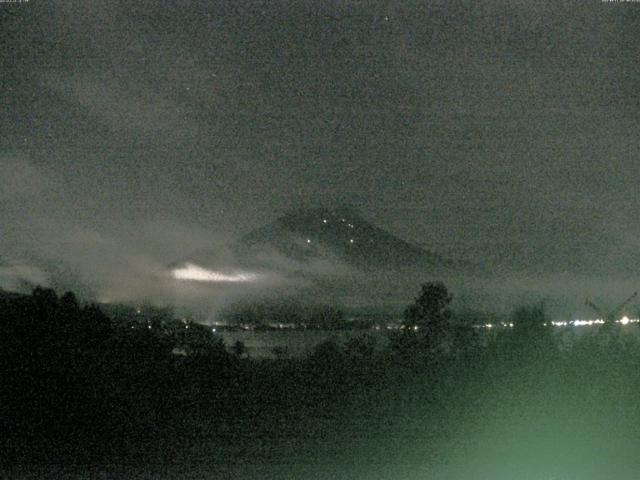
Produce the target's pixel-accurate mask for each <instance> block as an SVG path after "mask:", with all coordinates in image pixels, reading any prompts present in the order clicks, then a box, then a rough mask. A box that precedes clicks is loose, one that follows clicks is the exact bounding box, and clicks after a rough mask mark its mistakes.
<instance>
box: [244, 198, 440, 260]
mask: <svg viewBox="0 0 640 480" xmlns="http://www.w3.org/2000/svg"><path fill="white" fill-rule="evenodd" d="M237 251H238V253H240V254H242V255H243V256H244V255H249V256H251V255H252V254H256V253H258V252H261V251H272V252H277V253H278V254H280V255H284V256H286V257H288V258H291V259H293V260H297V261H306V260H312V259H317V258H327V259H339V260H342V261H344V262H346V263H348V264H350V265H353V266H357V267H361V268H381V267H383V268H389V267H402V266H444V265H446V264H447V263H448V262H447V261H446V260H444V259H443V258H441V257H439V256H438V255H436V254H434V253H432V252H429V251H427V250H425V249H422V248H420V247H418V246H416V245H413V244H411V243H409V242H406V241H405V240H402V239H401V238H398V237H397V236H395V235H393V234H391V233H389V232H387V231H386V230H383V229H382V228H379V227H377V226H375V225H373V224H371V223H370V222H368V221H367V220H365V219H364V218H362V217H361V216H360V215H359V214H358V213H357V212H356V211H355V210H353V209H351V208H340V209H327V208H311V209H300V210H295V211H292V212H290V213H287V214H285V215H284V216H282V217H280V218H278V219H277V220H275V221H273V222H271V223H269V224H267V225H264V226H262V227H260V228H257V229H255V230H253V231H251V232H249V233H248V234H246V235H244V236H243V237H241V238H240V239H239V241H238V244H237Z"/></svg>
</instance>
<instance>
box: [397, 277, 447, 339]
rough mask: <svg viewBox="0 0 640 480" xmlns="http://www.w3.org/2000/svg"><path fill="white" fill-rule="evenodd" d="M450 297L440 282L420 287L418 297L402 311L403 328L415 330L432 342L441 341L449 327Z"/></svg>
mask: <svg viewBox="0 0 640 480" xmlns="http://www.w3.org/2000/svg"><path fill="white" fill-rule="evenodd" d="M451 299H452V296H451V294H449V292H448V290H447V287H445V285H444V284H443V283H442V282H428V283H425V284H423V285H422V291H421V293H420V295H419V296H418V297H417V298H416V299H415V302H414V303H413V304H411V305H409V306H408V307H407V308H406V309H405V311H404V325H405V328H409V329H411V328H415V327H417V329H418V331H421V332H422V334H423V335H424V336H426V337H429V338H430V339H432V340H433V341H434V342H438V341H441V340H442V339H443V337H444V335H445V334H446V332H447V329H448V327H449V321H450V320H451V310H449V304H450V303H451Z"/></svg>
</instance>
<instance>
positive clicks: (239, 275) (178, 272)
mask: <svg viewBox="0 0 640 480" xmlns="http://www.w3.org/2000/svg"><path fill="white" fill-rule="evenodd" d="M171 276H172V277H173V278H175V279H176V280H190V281H195V282H225V283H228V282H231V283H246V282H255V281H256V280H258V278H259V275H257V274H255V273H250V272H235V273H231V274H226V273H221V272H216V271H214V270H208V269H206V268H202V267H199V266H198V265H194V264H193V263H187V264H185V266H184V267H180V268H175V269H173V270H172V271H171Z"/></svg>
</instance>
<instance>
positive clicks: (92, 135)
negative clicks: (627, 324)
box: [0, 0, 640, 298]
mask: <svg viewBox="0 0 640 480" xmlns="http://www.w3.org/2000/svg"><path fill="white" fill-rule="evenodd" d="M534 3H535V5H534ZM639 20H640V3H632V2H628V3H626V2H624V3H610V2H609V3H607V2H600V1H586V2H558V1H553V2H528V1H509V2H498V1H494V0H491V1H487V2H453V1H434V2H382V1H380V2H364V1H357V2H356V1H332V2H315V1H308V2H293V1H286V2H253V1H241V2H232V1H229V2H188V1H176V2H157V1H153V2H151V1H146V0H142V1H136V2H106V1H105V2H103V1H99V2H98V1H78V2H44V1H38V0H30V1H28V2H23V3H2V4H0V22H1V23H0V42H1V45H2V49H0V59H1V60H0V78H1V79H2V82H1V85H2V88H1V89H0V108H1V110H0V129H1V131H2V135H0V216H1V219H2V226H1V227H0V259H2V261H3V262H4V266H3V267H0V278H2V276H1V275H2V274H4V276H5V280H4V282H5V284H8V283H9V280H6V278H9V276H11V275H15V271H16V269H22V270H21V271H22V272H23V273H24V275H27V276H30V277H31V278H32V279H34V280H38V279H41V280H46V281H49V282H52V281H54V280H55V278H52V276H53V277H55V275H56V274H52V273H50V272H49V273H45V272H43V271H41V270H40V268H42V267H41V265H43V264H47V265H51V264H54V265H55V266H56V269H57V270H56V271H57V272H58V274H59V275H61V276H65V275H67V276H68V277H69V278H74V279H79V281H80V282H84V283H88V284H89V285H90V289H92V291H100V289H101V288H102V287H104V286H105V285H113V284H115V283H120V284H121V283H122V282H123V278H124V277H126V278H127V279H130V280H133V282H134V283H135V282H137V281H140V280H141V279H143V278H146V277H145V275H147V274H148V272H150V271H160V270H161V269H162V266H163V265H166V264H167V262H169V261H171V260H172V259H175V258H177V257H180V256H184V255H185V254H187V253H188V252H190V251H194V250H197V249H200V248H204V247H210V248H216V249H218V251H225V249H226V248H227V245H228V244H229V242H230V241H231V240H232V239H234V238H236V237H237V236H239V235H242V234H243V233H246V232H248V231H250V230H251V229H253V228H256V227H258V226H260V225H261V224H264V223H266V222H269V221H272V220H275V219H276V218H278V217H279V216H281V215H282V214H284V213H286V212H287V211H289V210H290V209H291V208H298V207H315V206H325V207H330V208H332V207H341V206H345V205H346V206H349V207H353V208H355V209H357V210H358V211H359V212H360V213H361V214H362V216H363V217H365V218H367V219H368V220H369V221H371V222H372V223H374V224H376V225H378V226H380V227H382V228H385V229H387V230H388V231H390V232H393V233H394V234H396V235H398V236H399V237H401V238H403V239H405V240H407V241H410V242H412V243H414V244H416V245H420V246H423V247H425V248H428V249H430V250H434V251H436V252H439V253H442V254H444V255H447V256H449V257H451V258H456V259H466V260H469V259H471V260H473V261H488V262H490V263H489V265H491V264H492V263H491V262H494V263H495V262H497V263H500V264H501V265H504V264H508V265H510V266H511V267H512V268H513V269H514V270H515V271H518V272H536V275H538V277H535V276H534V278H538V279H547V280H542V281H548V278H551V277H548V275H551V276H554V277H553V278H555V279H556V280H555V281H556V282H557V284H563V283H571V282H572V281H574V280H575V279H582V280H580V282H583V283H582V284H580V286H579V287H577V288H576V291H579V295H584V294H586V293H589V292H586V291H585V290H587V287H585V285H587V284H588V285H589V286H590V287H589V288H591V290H592V292H593V291H594V290H595V288H596V287H595V286H594V285H597V284H598V282H597V281H596V280H595V279H599V280H598V281H600V282H601V283H600V284H601V285H605V286H607V287H608V288H610V289H613V290H615V289H614V287H612V285H623V286H621V287H619V291H618V290H616V291H613V290H611V292H610V293H611V294H612V296H613V297H615V298H618V297H622V298H624V297H626V296H627V294H628V293H630V292H628V287H629V286H630V285H631V284H632V283H633V281H634V275H635V272H636V271H637V268H638V267H640V262H639V261H638V251H639V250H638V249H639V247H640V227H639V226H638V222H637V218H638V217H637V212H638V207H640V196H639V195H638V193H637V182H638V179H639V178H640V161H639V160H640V158H639V153H640V152H639V147H640V135H639V134H638V119H639V116H640V108H639V107H640V105H639V98H638V92H639V91H640V89H639V87H640V85H639V79H640V63H639V62H638V58H640V56H639V55H640V51H639V50H640V29H639V28H638V26H639V25H640V23H639ZM38 262H40V263H38ZM33 265H40V266H39V267H35V266H33ZM12 269H13V270H12ZM489 269H490V267H489ZM60 272H62V273H60ZM488 273H489V274H490V273H491V272H488ZM518 275H519V274H518ZM532 275H533V274H532ZM545 275H547V276H546V277H545ZM558 278H560V279H562V280H558ZM585 279H588V280H585ZM612 279H615V281H614V280H612ZM576 281H577V280H576ZM615 282H621V283H615ZM534 283H535V281H534V280H531V281H530V282H529V283H527V285H533V284H534ZM598 288H599V287H598ZM616 288H618V287H616ZM134 291H135V290H134Z"/></svg>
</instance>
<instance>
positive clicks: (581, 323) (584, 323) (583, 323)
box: [474, 316, 640, 329]
mask: <svg viewBox="0 0 640 480" xmlns="http://www.w3.org/2000/svg"><path fill="white" fill-rule="evenodd" d="M604 323H605V321H604V320H602V319H601V318H597V319H595V320H570V321H552V322H551V325H552V326H554V327H591V326H593V325H603V324H604ZM615 323H619V324H620V325H629V324H632V323H640V319H638V318H629V317H627V316H624V317H622V318H621V319H619V320H616V321H615ZM543 325H544V326H547V325H548V324H547V323H544V324H543ZM474 327H475V328H487V329H491V328H495V327H502V328H513V323H512V322H509V323H504V322H501V323H484V324H481V325H474Z"/></svg>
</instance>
